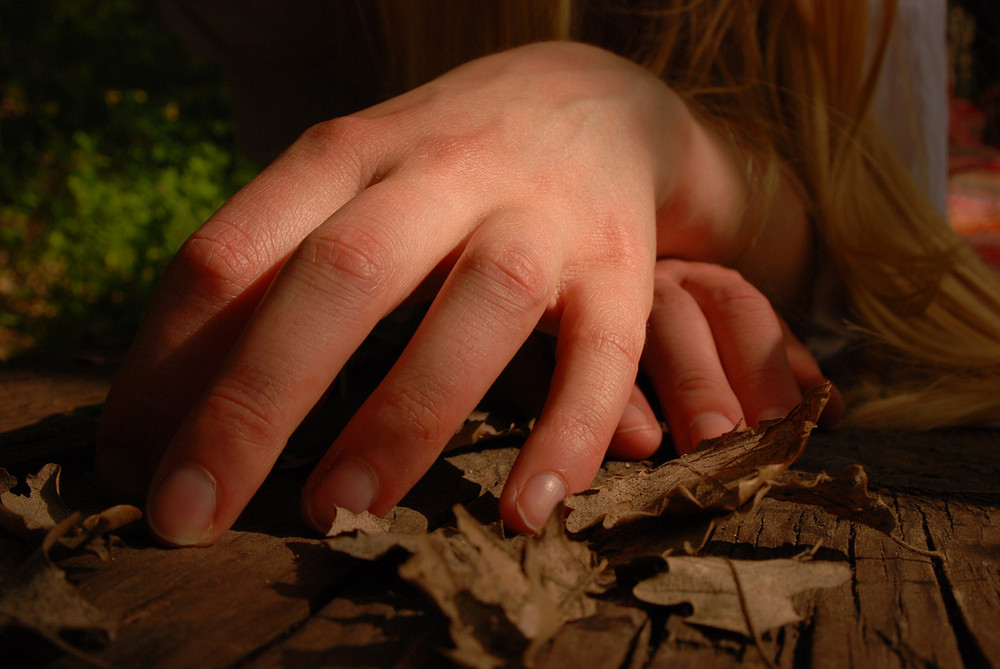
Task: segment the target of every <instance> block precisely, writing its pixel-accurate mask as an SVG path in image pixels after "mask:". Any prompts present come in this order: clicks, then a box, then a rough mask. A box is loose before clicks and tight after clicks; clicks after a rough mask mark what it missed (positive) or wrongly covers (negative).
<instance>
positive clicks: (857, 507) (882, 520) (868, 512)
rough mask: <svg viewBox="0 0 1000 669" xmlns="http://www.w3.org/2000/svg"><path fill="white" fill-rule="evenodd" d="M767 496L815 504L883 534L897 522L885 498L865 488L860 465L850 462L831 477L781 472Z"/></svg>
mask: <svg viewBox="0 0 1000 669" xmlns="http://www.w3.org/2000/svg"><path fill="white" fill-rule="evenodd" d="M770 496H771V497H774V498H775V499H783V500H786V501H790V502H796V503H799V504H811V505H813V506H819V507H821V508H823V509H825V510H826V511H829V512H830V513H832V514H835V515H837V516H839V517H841V518H845V519H847V520H851V521H854V522H857V523H862V524H864V525H868V526H869V527H873V528H875V529H876V530H879V531H881V532H884V533H886V534H892V533H893V531H894V530H895V529H896V526H897V524H898V522H899V521H898V519H897V518H896V513H895V512H894V511H893V510H892V508H890V507H889V505H888V504H886V502H885V500H884V499H882V497H881V496H880V495H878V494H877V493H873V492H871V491H870V490H868V474H867V473H866V472H865V470H864V468H863V467H862V466H861V465H850V466H848V467H846V468H845V469H844V471H842V472H841V473H840V474H838V475H837V476H836V477H835V478H833V477H830V476H829V475H828V474H827V473H826V472H820V473H819V474H805V473H803V472H796V471H788V472H785V473H784V474H783V475H782V476H781V477H780V479H779V480H778V481H776V482H775V484H774V486H773V487H772V488H771V492H770Z"/></svg>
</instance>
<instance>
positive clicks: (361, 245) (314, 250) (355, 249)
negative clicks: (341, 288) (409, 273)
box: [294, 226, 393, 298]
mask: <svg viewBox="0 0 1000 669" xmlns="http://www.w3.org/2000/svg"><path fill="white" fill-rule="evenodd" d="M392 257H393V253H392V248H391V245H390V244H389V243H388V241H387V240H386V239H385V238H384V237H383V236H381V235H379V234H377V233H376V232H374V229H373V228H372V227H371V226H368V227H365V226H359V227H358V228H356V229H354V230H352V231H351V232H349V233H344V232H341V233H340V234H337V235H323V234H314V235H311V236H309V237H307V238H306V240H305V241H303V242H302V244H301V245H300V246H299V249H298V251H297V252H296V257H295V258H294V261H295V264H296V265H297V266H299V267H303V268H311V269H312V270H313V271H314V273H316V274H318V275H319V276H318V278H319V280H320V284H321V285H325V284H326V282H327V281H328V280H330V279H333V281H334V282H335V283H336V284H338V285H343V284H347V286H348V287H349V288H350V289H351V290H353V291H354V292H356V293H359V294H361V295H363V296H364V297H366V298H374V297H377V296H378V295H379V294H380V293H381V292H382V290H383V289H384V288H385V286H386V284H387V283H388V280H389V278H390V275H391V268H392V267H393V264H392Z"/></svg>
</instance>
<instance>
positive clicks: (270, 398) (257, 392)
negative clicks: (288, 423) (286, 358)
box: [205, 375, 281, 449]
mask: <svg viewBox="0 0 1000 669" xmlns="http://www.w3.org/2000/svg"><path fill="white" fill-rule="evenodd" d="M253 376H254V377H258V376H259V377H260V378H252V379H248V378H241V377H238V376H231V377H227V378H226V379H224V380H222V381H220V382H219V383H218V384H217V385H216V387H215V388H213V389H212V394H211V395H210V396H209V397H208V399H207V400H206V407H205V415H206V416H207V417H208V418H209V419H210V420H212V421H213V422H214V423H216V424H218V425H219V427H220V428H221V430H222V431H223V433H225V434H229V435H234V436H236V437H237V438H238V439H239V441H240V443H241V444H243V445H247V446H256V447H259V448H261V449H266V448H270V447H272V446H273V445H274V443H275V442H276V441H277V439H278V437H279V431H280V422H281V421H280V416H281V414H280V411H279V409H278V406H277V403H276V400H277V391H276V390H275V386H274V383H273V382H272V381H271V380H270V379H267V378H264V377H263V376H262V375H253Z"/></svg>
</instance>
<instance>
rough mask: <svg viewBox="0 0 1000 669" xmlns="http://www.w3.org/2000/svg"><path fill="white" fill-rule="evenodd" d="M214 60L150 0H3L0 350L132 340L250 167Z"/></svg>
mask: <svg viewBox="0 0 1000 669" xmlns="http://www.w3.org/2000/svg"><path fill="white" fill-rule="evenodd" d="M220 81H221V80H220V76H219V73H218V72H217V71H216V70H215V69H213V68H212V67H210V66H208V65H206V64H205V63H201V62H197V61H193V60H191V59H190V58H188V57H187V56H186V55H184V53H183V51H182V50H181V48H180V47H179V45H178V44H176V43H175V42H174V39H173V37H172V35H171V33H170V31H169V30H168V29H167V27H166V26H165V25H164V24H163V22H162V20H161V19H160V17H159V15H158V14H157V12H156V9H155V5H154V4H153V3H148V2H142V1H141V0H32V1H31V2H23V1H20V0H0V86H3V91H2V93H3V98H2V102H0V358H3V357H6V356H8V355H10V354H11V353H13V352H15V351H16V350H17V349H18V348H23V347H24V346H26V345H30V344H40V345H48V346H70V345H78V344H80V343H82V342H90V341H94V340H98V341H108V340H110V341H113V342H120V341H122V340H125V339H127V338H128V337H129V336H130V335H131V333H132V331H133V330H134V328H135V326H136V325H137V322H138V317H139V315H140V314H141V312H142V309H143V307H144V305H145V303H146V302H147V301H148V299H149V296H150V293H151V290H152V286H153V284H154V283H155V281H156V278H157V277H158V276H159V274H160V273H161V272H162V270H163V268H164V266H165V264H166V262H167V261H168V260H169V258H170V257H171V256H172V255H173V253H174V252H175V251H176V250H177V248H178V247H179V246H180V244H181V243H182V242H183V240H184V239H185V238H186V237H187V236H188V235H189V234H190V233H191V232H192V231H193V230H194V229H195V228H196V227H197V226H198V225H199V224H200V223H202V222H203V221H204V220H205V219H206V218H207V217H208V216H209V215H211V213H212V211H213V210H214V209H215V208H217V207H218V206H219V205H220V204H221V203H222V202H224V201H225V199H226V198H227V197H228V196H229V195H231V194H232V193H233V192H234V191H235V189H236V188H237V187H238V186H239V185H241V184H242V183H244V182H245V181H246V180H247V179H248V178H249V177H250V176H252V168H251V167H250V166H249V165H247V164H245V163H242V162H240V161H238V160H237V159H236V158H235V157H234V154H233V151H232V150H231V145H232V137H231V131H230V126H229V123H228V121H227V114H228V109H227V105H226V98H225V92H224V89H223V87H222V86H221V84H220Z"/></svg>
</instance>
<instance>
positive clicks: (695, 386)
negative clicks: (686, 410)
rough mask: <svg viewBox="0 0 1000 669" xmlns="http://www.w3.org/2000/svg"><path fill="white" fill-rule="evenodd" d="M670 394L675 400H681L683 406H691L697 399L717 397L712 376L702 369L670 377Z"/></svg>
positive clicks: (686, 371) (681, 372) (684, 371)
mask: <svg viewBox="0 0 1000 669" xmlns="http://www.w3.org/2000/svg"><path fill="white" fill-rule="evenodd" d="M670 386H671V392H672V393H673V395H674V396H675V397H676V398H683V401H684V403H685V404H688V405H690V404H693V403H694V402H695V401H696V400H697V399H698V398H711V397H714V396H716V395H718V392H717V390H718V388H717V385H716V382H715V378H714V375H713V374H712V373H711V372H709V371H707V370H703V369H688V370H683V371H678V372H677V373H675V374H674V375H673V376H672V377H671V382H670Z"/></svg>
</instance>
